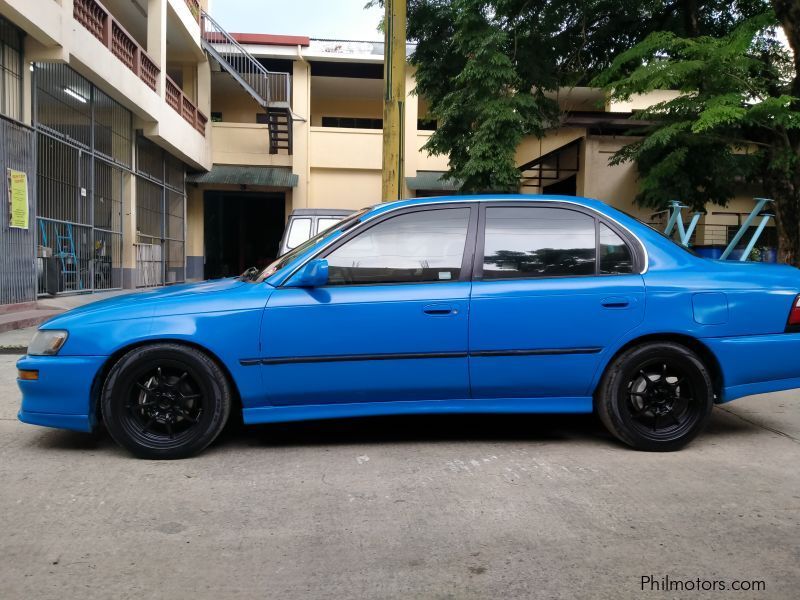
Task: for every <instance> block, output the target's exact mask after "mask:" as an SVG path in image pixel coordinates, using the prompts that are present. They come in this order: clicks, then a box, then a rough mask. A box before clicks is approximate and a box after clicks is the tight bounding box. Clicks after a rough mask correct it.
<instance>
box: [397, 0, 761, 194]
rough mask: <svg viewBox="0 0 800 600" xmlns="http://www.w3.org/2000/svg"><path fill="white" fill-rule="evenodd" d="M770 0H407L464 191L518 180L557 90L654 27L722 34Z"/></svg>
mask: <svg viewBox="0 0 800 600" xmlns="http://www.w3.org/2000/svg"><path fill="white" fill-rule="evenodd" d="M765 6H766V0H735V1H733V2H731V1H724V0H671V1H665V0H408V34H409V38H410V39H411V40H413V41H415V42H417V48H416V51H415V52H414V54H413V55H412V57H411V63H412V64H413V65H414V66H415V67H416V69H417V73H416V80H417V93H418V94H419V95H421V96H424V97H425V98H426V99H427V100H428V101H429V103H430V112H431V116H432V117H433V118H435V119H436V120H437V122H438V128H437V130H436V131H435V132H434V133H433V135H432V136H431V138H430V140H429V142H428V143H427V145H426V149H427V150H428V151H429V152H431V153H433V154H445V155H448V156H449V158H450V163H449V165H450V175H451V176H452V177H454V178H455V179H457V180H460V181H462V182H463V189H464V190H465V191H508V190H510V189H517V186H518V182H519V176H520V174H519V171H518V169H517V165H516V163H515V160H514V155H515V150H516V147H517V145H518V144H519V142H520V141H521V139H522V138H523V137H524V136H527V135H534V136H540V137H541V136H543V135H544V133H545V132H546V131H547V130H548V129H549V128H552V127H554V126H557V125H558V124H559V123H560V116H561V115H559V111H558V106H557V103H556V102H555V100H554V93H555V92H556V91H557V90H558V89H559V88H561V87H563V86H574V85H586V84H587V83H588V82H589V81H590V80H591V79H592V78H593V77H595V76H597V75H599V74H600V73H602V72H603V71H604V70H605V69H607V68H609V67H610V66H611V65H612V64H613V63H614V60H615V58H616V57H617V56H618V55H620V54H621V53H623V52H625V51H627V50H629V49H630V48H632V47H634V46H635V45H636V44H638V43H640V42H642V41H643V40H644V39H645V38H647V36H648V35H649V34H651V33H653V32H662V31H663V32H670V33H672V34H674V35H676V36H678V37H682V36H689V37H691V36H696V35H698V34H704V35H709V36H724V35H727V34H729V33H730V32H731V31H732V30H733V28H734V27H735V26H736V25H737V24H738V23H740V22H741V21H742V20H743V19H745V18H747V17H752V16H754V15H756V14H759V13H760V12H763V10H764V7H765Z"/></svg>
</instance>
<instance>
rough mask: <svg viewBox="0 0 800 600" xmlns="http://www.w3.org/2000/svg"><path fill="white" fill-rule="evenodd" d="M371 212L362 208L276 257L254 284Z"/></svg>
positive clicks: (370, 208)
mask: <svg viewBox="0 0 800 600" xmlns="http://www.w3.org/2000/svg"><path fill="white" fill-rule="evenodd" d="M370 210H372V207H369V208H363V209H361V210H360V211H358V212H357V213H355V214H352V215H350V216H349V217H347V218H346V219H344V220H342V221H339V222H338V223H334V224H333V225H331V226H330V227H328V228H327V229H325V230H324V231H320V232H319V233H318V234H317V235H315V236H314V237H311V238H309V239H307V240H306V241H305V242H303V243H302V244H300V245H299V246H297V247H296V248H294V249H292V250H290V251H289V252H287V253H286V254H284V255H283V256H280V257H278V258H277V259H276V260H275V261H274V262H272V263H270V264H269V265H268V266H267V268H266V269H264V270H263V271H261V273H260V274H259V275H258V277H256V278H255V279H254V281H256V282H261V281H264V280H265V279H266V278H267V277H269V276H271V275H274V274H275V273H277V272H278V271H280V270H281V269H282V268H284V267H285V266H286V265H288V264H289V263H290V262H292V261H293V260H294V259H295V258H297V257H298V256H300V255H301V254H303V253H304V252H306V251H307V250H308V249H309V248H313V247H314V246H315V245H316V244H318V243H319V242H320V240H322V239H323V238H325V237H327V236H329V235H331V234H332V233H335V232H337V231H342V230H344V229H349V228H350V227H351V226H352V225H354V224H355V223H356V222H357V221H358V220H359V219H360V218H361V217H362V216H364V214H365V213H366V212H368V211H370Z"/></svg>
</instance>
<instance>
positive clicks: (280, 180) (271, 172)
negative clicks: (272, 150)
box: [186, 165, 298, 187]
mask: <svg viewBox="0 0 800 600" xmlns="http://www.w3.org/2000/svg"><path fill="white" fill-rule="evenodd" d="M186 181H188V182H190V183H223V184H230V185H262V186H267V187H297V181H298V177H297V175H295V174H294V173H292V171H291V169H288V168H286V167H252V166H247V167H245V166H240V165H214V166H213V167H211V170H210V171H208V172H207V173H192V174H190V175H188V176H187V177H186Z"/></svg>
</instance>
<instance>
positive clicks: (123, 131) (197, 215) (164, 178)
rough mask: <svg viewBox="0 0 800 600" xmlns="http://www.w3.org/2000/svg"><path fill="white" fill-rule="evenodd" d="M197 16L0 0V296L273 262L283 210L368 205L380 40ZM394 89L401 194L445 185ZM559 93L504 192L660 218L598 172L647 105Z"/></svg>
mask: <svg viewBox="0 0 800 600" xmlns="http://www.w3.org/2000/svg"><path fill="white" fill-rule="evenodd" d="M207 10H208V3H207V1H203V0H200V1H199V0H103V2H102V3H101V2H100V1H98V0H0V114H1V115H2V116H1V117H0V129H2V131H1V132H0V134H1V135H0V137H2V143H0V167H3V168H5V169H6V170H7V169H12V170H13V171H14V172H17V173H25V174H26V177H27V184H28V208H29V214H28V219H27V224H26V225H27V226H26V227H21V226H20V225H21V224H22V223H21V221H20V218H19V215H17V217H16V221H14V220H13V219H12V217H11V214H10V210H11V203H2V209H0V218H1V219H2V221H0V304H9V303H11V304H14V303H25V302H30V301H32V300H34V299H35V298H36V296H37V294H38V295H41V294H45V293H80V292H90V291H97V290H109V289H118V288H136V287H146V286H153V285H164V284H170V283H176V282H181V281H185V280H196V279H202V278H206V277H216V276H221V275H230V274H235V273H239V272H241V271H243V270H244V269H245V268H246V267H249V266H252V265H263V264H265V263H267V262H268V261H270V260H271V259H272V258H274V257H275V255H276V253H277V248H278V242H279V239H280V237H281V234H282V232H283V228H284V224H285V219H286V215H287V214H288V213H289V212H290V211H291V210H293V209H297V208H350V209H356V208H361V207H363V206H366V205H370V204H374V203H376V202H379V201H380V200H381V197H380V193H381V177H380V169H381V136H382V126H383V123H382V98H383V85H382V77H383V44H382V43H375V42H357V41H343V40H318V39H309V38H307V37H296V36H282V35H268V34H261V33H253V34H244V33H239V34H235V33H234V34H230V33H228V32H226V31H225V30H224V29H223V28H222V27H221V26H220V25H219V24H218V23H217V22H216V21H215V20H214V19H213V18H212V17H211V16H209V15H208V14H207ZM410 50H411V48H409V51H410ZM406 90H407V97H406V102H405V108H404V119H403V122H404V126H403V134H404V148H405V190H404V192H405V195H406V196H407V197H413V196H429V195H441V194H452V193H454V192H455V191H456V189H457V184H456V183H455V182H453V181H450V180H448V179H446V178H445V177H444V173H445V172H446V170H447V158H446V157H443V156H428V155H427V153H426V152H425V151H424V150H422V149H421V148H422V146H423V145H424V143H425V142H426V141H427V139H428V138H429V136H430V135H431V133H432V131H433V130H434V129H435V127H436V123H435V121H434V120H432V119H431V118H430V115H429V113H428V107H427V103H426V101H425V99H424V98H422V97H419V96H417V95H416V94H415V93H414V74H413V70H412V69H411V68H409V70H408V74H407V81H406ZM557 100H558V102H559V105H560V106H561V108H562V111H563V119H562V123H561V126H560V127H559V128H557V129H554V130H553V131H551V132H550V133H549V134H548V135H547V136H546V137H545V138H544V139H541V140H540V139H537V138H529V139H525V140H524V141H523V143H522V144H520V146H519V148H518V149H517V163H518V165H519V168H520V171H521V173H522V177H523V179H522V187H521V191H522V192H526V193H559V194H577V195H585V196H591V197H595V198H599V199H601V200H604V201H606V202H609V203H611V204H613V205H615V206H617V207H619V208H622V209H623V210H627V211H629V212H633V213H636V214H637V215H638V216H639V217H640V218H643V219H644V220H647V221H650V220H653V219H654V218H657V217H653V216H652V214H651V213H650V211H642V210H639V209H637V208H636V207H635V205H634V204H633V199H634V197H635V195H636V191H637V183H636V172H635V167H634V166H633V165H620V166H609V164H608V159H609V157H610V156H611V154H613V153H614V152H615V151H616V150H617V149H618V148H620V147H621V145H622V144H624V143H625V142H627V141H628V140H629V139H630V138H626V137H625V134H626V132H628V131H629V130H630V126H631V123H630V121H629V119H628V118H629V117H630V115H631V112H632V110H634V109H635V108H638V107H641V106H644V105H646V104H647V103H649V102H652V101H653V100H654V98H652V97H648V98H639V99H635V100H634V101H633V102H630V103H625V104H620V103H610V102H608V101H607V100H606V98H605V96H604V94H603V92H602V91H600V90H595V89H589V88H574V89H570V90H562V91H561V92H559V94H558V97H557ZM3 181H4V183H3V186H4V189H3V191H4V192H5V193H6V194H12V193H13V194H15V196H14V197H15V198H17V205H16V206H17V208H18V207H19V198H21V196H20V191H19V189H17V188H18V187H19V186H18V185H17V187H16V188H15V189H13V190H12V189H10V187H11V186H10V184H9V181H8V180H6V179H5V178H4V180H3ZM16 181H19V178H17V180H16ZM751 193H752V191H751V190H747V189H742V194H741V198H737V200H736V201H734V202H733V203H732V204H731V205H730V206H729V207H728V208H725V209H721V208H719V207H716V209H715V208H713V207H710V209H709V214H708V215H706V216H705V217H704V219H703V221H702V226H701V227H700V228H699V229H698V234H697V238H696V239H697V242H698V243H724V242H725V241H727V239H728V238H729V237H730V235H731V230H735V228H736V225H737V223H738V222H739V220H740V219H741V214H742V213H747V212H748V211H749V208H750V205H751V204H752V200H751V198H752V195H751ZM12 221H14V224H15V225H17V226H16V227H11V226H10V225H11V224H12Z"/></svg>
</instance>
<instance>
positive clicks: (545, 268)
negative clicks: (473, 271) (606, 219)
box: [483, 207, 596, 279]
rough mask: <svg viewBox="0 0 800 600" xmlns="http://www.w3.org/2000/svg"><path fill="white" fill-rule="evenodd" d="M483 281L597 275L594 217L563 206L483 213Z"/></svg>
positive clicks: (501, 208)
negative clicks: (484, 216)
mask: <svg viewBox="0 0 800 600" xmlns="http://www.w3.org/2000/svg"><path fill="white" fill-rule="evenodd" d="M485 236H486V237H485V243H484V261H483V278H484V279H506V278H514V277H558V276H575V275H593V274H594V273H595V254H596V250H595V230H594V218H593V217H590V216H589V215H585V214H583V213H580V212H577V211H574V210H568V209H564V208H545V207H541V208H540V207H519V208H504V207H489V208H487V209H486V234H485Z"/></svg>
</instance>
